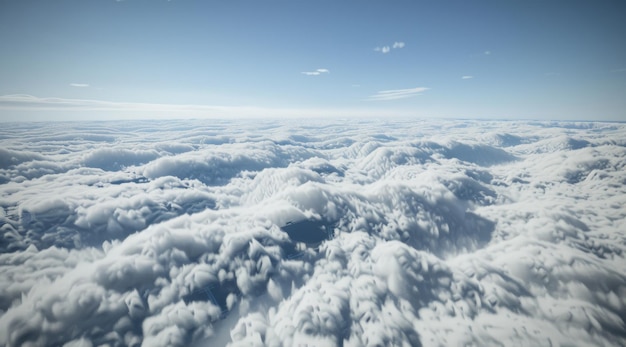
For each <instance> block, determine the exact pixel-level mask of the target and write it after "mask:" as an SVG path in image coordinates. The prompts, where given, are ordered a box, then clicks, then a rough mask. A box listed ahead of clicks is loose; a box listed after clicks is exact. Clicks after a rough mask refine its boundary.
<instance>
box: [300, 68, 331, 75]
mask: <svg viewBox="0 0 626 347" xmlns="http://www.w3.org/2000/svg"><path fill="white" fill-rule="evenodd" d="M325 73H330V71H329V70H328V69H317V70H315V71H303V72H302V74H303V75H307V76H318V75H321V74H325Z"/></svg>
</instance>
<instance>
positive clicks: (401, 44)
mask: <svg viewBox="0 0 626 347" xmlns="http://www.w3.org/2000/svg"><path fill="white" fill-rule="evenodd" d="M404 46H405V44H404V42H401V41H400V42H394V43H393V44H392V45H391V46H382V47H376V48H374V51H376V52H381V53H383V54H387V53H389V52H391V50H392V49H400V48H404Z"/></svg>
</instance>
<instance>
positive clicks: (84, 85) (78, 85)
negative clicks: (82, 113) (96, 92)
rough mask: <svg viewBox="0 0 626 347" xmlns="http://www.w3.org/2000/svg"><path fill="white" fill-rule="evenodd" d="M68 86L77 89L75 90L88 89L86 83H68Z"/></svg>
mask: <svg viewBox="0 0 626 347" xmlns="http://www.w3.org/2000/svg"><path fill="white" fill-rule="evenodd" d="M70 86H72V87H77V88H86V87H89V84H87V83H70Z"/></svg>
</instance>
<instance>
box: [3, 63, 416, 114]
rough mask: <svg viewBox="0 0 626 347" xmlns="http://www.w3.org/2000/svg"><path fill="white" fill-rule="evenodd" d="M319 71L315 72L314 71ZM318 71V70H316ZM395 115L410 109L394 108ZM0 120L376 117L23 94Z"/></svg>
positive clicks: (7, 103) (6, 105) (8, 101)
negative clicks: (52, 116)
mask: <svg viewBox="0 0 626 347" xmlns="http://www.w3.org/2000/svg"><path fill="white" fill-rule="evenodd" d="M317 72H319V71H317ZM319 73H322V72H319ZM392 111H393V114H395V115H398V116H408V115H414V114H415V113H414V111H411V110H403V109H394V110H392ZM0 112H1V113H3V115H4V116H3V117H0V122H3V121H4V122H6V121H24V120H31V121H32V120H36V121H47V120H50V116H49V115H50V113H53V114H55V115H56V116H55V117H56V119H59V120H84V119H85V118H98V119H155V118H158V119H172V118H174V119H181V118H182V119H188V118H213V119H215V118H228V119H233V118H336V117H341V118H344V117H368V118H371V117H378V116H379V112H380V110H373V109H371V108H279V107H275V108H272V107H256V106H219V105H194V104H159V103H136V102H113V101H103V100H87V99H66V98H42V97H37V96H32V95H26V94H12V95H2V96H0Z"/></svg>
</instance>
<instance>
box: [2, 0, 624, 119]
mask: <svg viewBox="0 0 626 347" xmlns="http://www.w3.org/2000/svg"><path fill="white" fill-rule="evenodd" d="M625 11H626V5H624V3H623V2H620V1H603V2H599V3H591V2H586V1H551V2H547V3H546V2H534V1H533V2H524V3H522V2H508V3H499V2H495V1H477V2H472V3H471V4H467V3H463V2H459V1H450V2H446V3H432V2H419V3H413V2H406V1H394V2H385V3H380V2H356V1H348V2H341V3H333V2H326V1H322V2H310V1H303V2H297V3H291V2H286V1H275V2H245V1H235V2H229V3H202V2H199V1H195V0H194V1H180V0H179V1H176V0H175V1H159V2H149V1H145V0H125V1H113V0H112V1H103V2H98V3H94V2H90V3H82V2H80V1H77V0H62V1H56V2H54V3H49V2H43V1H26V2H10V3H9V2H4V3H3V4H0V29H2V30H0V40H2V42H4V45H5V49H6V51H7V52H11V54H7V55H5V56H4V57H3V58H2V61H3V64H0V75H2V76H3V79H2V80H1V81H0V122H12V121H73V120H122V119H234V118H238V119H273V118H335V117H339V118H355V117H358V118H385V117H391V118H407V117H408V118H416V119H484V120H545V121H609V122H611V121H617V122H624V121H626V98H624V97H623V96H624V95H626V46H624V45H623V44H622V43H623V37H624V33H626V22H624V21H622V20H621V14H623V13H625Z"/></svg>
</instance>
